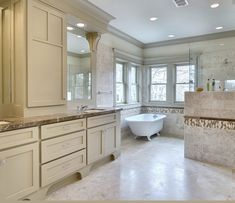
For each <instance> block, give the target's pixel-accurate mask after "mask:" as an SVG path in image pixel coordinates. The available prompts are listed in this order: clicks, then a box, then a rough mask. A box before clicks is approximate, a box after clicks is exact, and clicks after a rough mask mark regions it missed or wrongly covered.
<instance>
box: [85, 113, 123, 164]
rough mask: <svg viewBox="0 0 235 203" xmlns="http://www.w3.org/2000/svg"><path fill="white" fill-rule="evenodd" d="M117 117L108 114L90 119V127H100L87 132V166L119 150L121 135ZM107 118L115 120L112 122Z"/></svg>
mask: <svg viewBox="0 0 235 203" xmlns="http://www.w3.org/2000/svg"><path fill="white" fill-rule="evenodd" d="M116 117H117V114H108V115H104V116H98V117H92V118H89V119H88V121H87V125H88V126H97V125H98V127H93V128H90V129H88V130H87V164H91V163H93V162H95V161H98V160H100V159H102V158H103V157H105V156H107V155H111V154H112V153H114V152H115V151H117V150H119V148H120V139H121V135H120V125H119V122H118V119H117V120H116ZM107 118H115V119H111V120H110V119H107ZM89 121H92V123H89ZM95 121H96V124H95ZM110 122H111V123H110ZM106 123H110V124H106Z"/></svg>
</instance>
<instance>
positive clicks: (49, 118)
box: [0, 108, 122, 133]
mask: <svg viewBox="0 0 235 203" xmlns="http://www.w3.org/2000/svg"><path fill="white" fill-rule="evenodd" d="M121 110H122V109H121V108H105V110H101V111H99V112H89V113H86V112H85V113H77V112H76V111H68V112H66V113H60V114H52V115H45V116H35V117H25V118H3V119H0V120H1V121H6V122H9V123H7V124H2V125H0V133H1V132H6V131H11V130H19V129H23V128H30V127H36V126H42V125H48V124H53V123H59V122H64V121H71V120H76V119H82V118H88V117H93V116H101V115H105V114H110V113H116V112H119V111H121Z"/></svg>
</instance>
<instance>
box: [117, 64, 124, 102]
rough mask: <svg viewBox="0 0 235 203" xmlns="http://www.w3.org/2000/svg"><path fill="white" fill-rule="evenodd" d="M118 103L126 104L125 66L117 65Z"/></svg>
mask: <svg viewBox="0 0 235 203" xmlns="http://www.w3.org/2000/svg"><path fill="white" fill-rule="evenodd" d="M116 102H117V103H119V104H122V103H125V80H124V64H122V63H117V64H116Z"/></svg>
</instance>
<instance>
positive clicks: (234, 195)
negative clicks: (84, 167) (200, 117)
mask: <svg viewBox="0 0 235 203" xmlns="http://www.w3.org/2000/svg"><path fill="white" fill-rule="evenodd" d="M234 189H235V179H234V176H233V173H232V170H231V169H226V168H222V167H217V166H214V165H209V164H205V163H201V162H197V161H193V160H190V159H185V158H184V141H183V140H181V139H175V138H167V137H156V138H154V139H153V140H152V141H151V142H148V141H146V140H145V139H144V138H141V139H137V140H134V139H132V138H128V139H124V140H123V142H122V154H121V157H120V158H119V159H117V160H116V161H114V162H110V163H108V164H106V165H103V166H101V167H99V168H97V169H96V170H94V171H92V172H91V174H90V175H89V176H87V177H85V178H84V179H83V180H81V181H78V182H76V183H73V184H71V185H68V186H66V187H64V188H62V189H60V190H58V191H56V192H54V193H52V194H50V195H49V196H48V197H47V200H235V190H234Z"/></svg>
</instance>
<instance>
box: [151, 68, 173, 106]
mask: <svg viewBox="0 0 235 203" xmlns="http://www.w3.org/2000/svg"><path fill="white" fill-rule="evenodd" d="M155 68H166V72H167V78H166V83H152V69H155ZM153 85H165V86H166V100H165V101H160V100H152V95H151V93H152V86H153ZM168 85H169V84H168V66H167V65H158V66H150V67H149V88H148V89H149V98H148V100H149V102H150V103H163V104H165V103H167V102H168V101H167V100H168V98H167V93H168Z"/></svg>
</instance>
